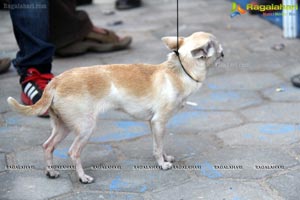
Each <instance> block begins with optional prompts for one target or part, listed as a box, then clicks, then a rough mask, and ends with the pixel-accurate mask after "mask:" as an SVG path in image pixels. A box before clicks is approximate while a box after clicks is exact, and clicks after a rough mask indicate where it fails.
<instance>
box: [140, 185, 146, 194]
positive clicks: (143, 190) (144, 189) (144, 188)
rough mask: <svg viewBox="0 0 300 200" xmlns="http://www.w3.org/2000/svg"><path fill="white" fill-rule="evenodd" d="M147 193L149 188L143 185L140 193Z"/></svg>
mask: <svg viewBox="0 0 300 200" xmlns="http://www.w3.org/2000/svg"><path fill="white" fill-rule="evenodd" d="M146 191H147V186H146V185H142V187H141V189H140V192H142V193H144V192H146Z"/></svg>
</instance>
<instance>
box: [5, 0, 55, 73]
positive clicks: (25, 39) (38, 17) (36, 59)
mask: <svg viewBox="0 0 300 200" xmlns="http://www.w3.org/2000/svg"><path fill="white" fill-rule="evenodd" d="M48 10H49V6H48V0H11V4H10V14H11V19H12V23H13V29H14V33H15V37H16V40H17V43H18V46H19V52H18V53H17V56H16V58H15V59H14V60H13V64H14V66H15V67H16V69H17V71H18V73H19V75H20V76H24V75H26V73H27V70H28V69H29V68H31V67H34V68H35V69H37V70H38V71H40V72H41V73H50V72H51V63H52V57H53V54H54V46H53V45H52V44H51V43H49V16H48V15H49V12H48Z"/></svg>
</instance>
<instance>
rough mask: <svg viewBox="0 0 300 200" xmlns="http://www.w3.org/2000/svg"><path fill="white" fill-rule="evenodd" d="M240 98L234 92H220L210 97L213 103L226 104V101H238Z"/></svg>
mask: <svg viewBox="0 0 300 200" xmlns="http://www.w3.org/2000/svg"><path fill="white" fill-rule="evenodd" d="M239 98H240V95H239V94H238V93H237V92H233V91H219V92H213V93H212V94H210V95H209V99H210V100H211V101H218V102H224V101H232V100H237V99H239Z"/></svg>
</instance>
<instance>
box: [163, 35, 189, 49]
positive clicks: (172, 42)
mask: <svg viewBox="0 0 300 200" xmlns="http://www.w3.org/2000/svg"><path fill="white" fill-rule="evenodd" d="M161 40H162V41H163V42H164V43H165V45H166V46H167V47H168V48H169V49H170V50H172V51H175V50H177V37H163V38H161ZM183 41H184V38H183V37H179V38H178V49H179V48H180V46H181V45H182V44H183Z"/></svg>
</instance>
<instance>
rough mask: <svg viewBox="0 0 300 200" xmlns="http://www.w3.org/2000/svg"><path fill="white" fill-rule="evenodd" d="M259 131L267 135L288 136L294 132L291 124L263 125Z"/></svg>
mask: <svg viewBox="0 0 300 200" xmlns="http://www.w3.org/2000/svg"><path fill="white" fill-rule="evenodd" d="M259 131H260V132H261V133H264V134H268V135H281V134H288V133H291V132H294V131H295V126H294V125H292V124H264V125H261V126H260V128H259Z"/></svg>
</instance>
